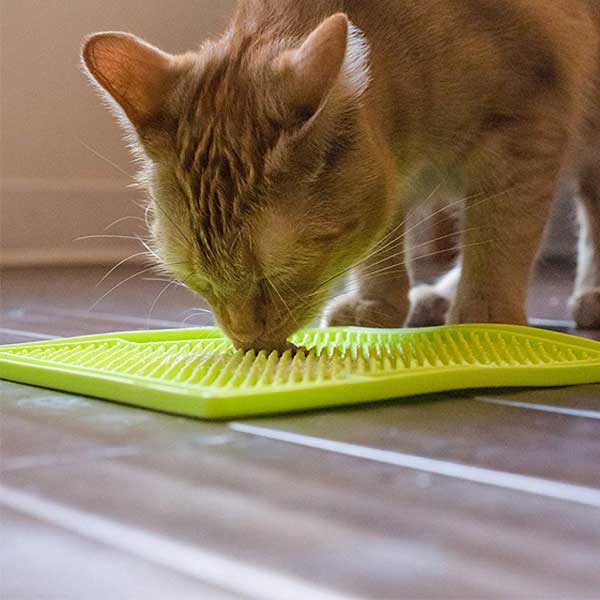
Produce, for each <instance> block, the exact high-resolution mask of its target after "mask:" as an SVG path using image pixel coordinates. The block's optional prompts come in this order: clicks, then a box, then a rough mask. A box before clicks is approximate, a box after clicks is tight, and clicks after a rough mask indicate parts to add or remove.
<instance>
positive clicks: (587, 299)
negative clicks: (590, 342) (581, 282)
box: [569, 288, 600, 329]
mask: <svg viewBox="0 0 600 600" xmlns="http://www.w3.org/2000/svg"><path fill="white" fill-rule="evenodd" d="M569 307H570V309H571V313H572V314H573V318H574V319H575V322H576V323H577V326H578V327H580V328H581V329H600V288H596V289H592V290H588V291H586V292H583V293H579V294H575V295H574V296H573V297H572V298H571V301H570V302H569Z"/></svg>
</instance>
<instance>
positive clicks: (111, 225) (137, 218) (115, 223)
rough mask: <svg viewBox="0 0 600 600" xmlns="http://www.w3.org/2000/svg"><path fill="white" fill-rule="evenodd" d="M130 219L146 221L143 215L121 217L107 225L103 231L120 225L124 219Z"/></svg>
mask: <svg viewBox="0 0 600 600" xmlns="http://www.w3.org/2000/svg"><path fill="white" fill-rule="evenodd" d="M130 220H135V221H141V222H142V223H144V219H142V217H133V216H130V217H121V218H120V219H117V220H116V221H113V222H112V223H111V224H110V225H107V226H106V227H105V228H104V229H103V231H108V230H109V229H110V228H111V227H114V226H115V225H118V224H119V223H123V222H124V221H130Z"/></svg>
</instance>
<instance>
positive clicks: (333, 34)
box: [273, 13, 369, 121]
mask: <svg viewBox="0 0 600 600" xmlns="http://www.w3.org/2000/svg"><path fill="white" fill-rule="evenodd" d="M368 63H369V50H368V45H367V43H366V41H365V39H364V37H363V35H362V33H361V32H360V31H359V30H358V29H357V28H356V27H355V26H354V25H353V24H352V23H351V22H350V21H349V20H348V17H347V15H345V14H344V13H337V14H334V15H332V16H331V17H329V18H327V19H325V21H323V22H322V23H321V24H320V25H319V26H318V27H317V28H316V29H315V30H314V31H313V32H312V33H311V34H310V35H309V36H308V38H307V39H306V40H305V41H304V43H303V44H302V45H301V46H300V47H299V48H297V49H294V50H288V51H286V52H284V53H283V54H281V55H280V56H279V57H277V58H276V59H275V61H274V64H273V66H274V69H275V72H276V73H277V74H278V76H279V77H280V78H281V83H282V87H283V89H284V90H285V91H284V95H285V100H286V102H287V104H288V105H289V106H290V107H291V108H292V110H293V111H294V112H295V113H296V115H297V117H299V118H300V119H301V120H303V121H306V120H308V119H310V118H311V117H312V116H314V115H315V114H316V113H317V112H318V111H319V109H320V108H321V107H322V106H323V105H324V104H325V101H326V100H327V98H328V96H329V94H330V93H331V91H332V89H333V87H334V85H335V84H336V82H338V81H342V80H343V82H344V85H345V87H346V91H348V92H349V93H350V95H352V96H354V97H358V96H360V95H361V94H362V93H363V92H364V91H365V90H366V88H367V87H368V84H369V64H368Z"/></svg>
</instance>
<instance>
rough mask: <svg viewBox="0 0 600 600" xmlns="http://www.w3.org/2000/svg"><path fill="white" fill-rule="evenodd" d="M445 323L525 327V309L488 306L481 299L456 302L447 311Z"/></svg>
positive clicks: (506, 305) (520, 307)
mask: <svg viewBox="0 0 600 600" xmlns="http://www.w3.org/2000/svg"><path fill="white" fill-rule="evenodd" d="M447 323H448V324H449V325H460V324H462V323H504V324H507V325H527V315H526V314H525V308H524V307H523V306H521V305H519V304H515V305H514V306H509V305H508V303H506V304H500V303H498V304H489V303H487V302H485V301H484V300H482V299H479V298H473V299H468V300H467V299H463V300H460V299H459V300H457V301H456V302H455V303H454V305H453V306H452V307H451V308H450V310H449V311H448V318H447Z"/></svg>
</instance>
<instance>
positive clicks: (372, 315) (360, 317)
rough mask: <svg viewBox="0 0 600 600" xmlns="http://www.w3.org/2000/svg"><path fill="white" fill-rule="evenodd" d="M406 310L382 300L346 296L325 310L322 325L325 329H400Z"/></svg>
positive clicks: (352, 295) (351, 295)
mask: <svg viewBox="0 0 600 600" xmlns="http://www.w3.org/2000/svg"><path fill="white" fill-rule="evenodd" d="M405 315H406V310H405V309H401V308H398V307H395V306H393V305H391V304H389V303H387V302H384V301H383V300H372V299H366V298H361V297H360V296H356V295H354V294H346V295H344V296H341V297H340V298H337V299H336V300H334V301H333V302H331V304H330V305H329V306H328V307H327V308H326V309H325V315H324V317H323V322H322V325H323V326H326V327H342V326H355V327H385V328H396V327H402V325H403V323H404V319H405Z"/></svg>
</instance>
